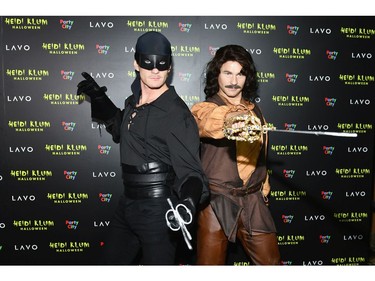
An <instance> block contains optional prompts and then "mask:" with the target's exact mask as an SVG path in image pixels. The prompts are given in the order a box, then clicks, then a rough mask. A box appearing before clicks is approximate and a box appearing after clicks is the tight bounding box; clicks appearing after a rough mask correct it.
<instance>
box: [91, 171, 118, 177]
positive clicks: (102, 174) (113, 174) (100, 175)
mask: <svg viewBox="0 0 375 281" xmlns="http://www.w3.org/2000/svg"><path fill="white" fill-rule="evenodd" d="M115 176H116V172H97V173H96V172H92V177H93V178H108V177H110V178H114V177H115Z"/></svg>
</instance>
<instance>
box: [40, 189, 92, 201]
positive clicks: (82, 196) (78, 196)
mask: <svg viewBox="0 0 375 281" xmlns="http://www.w3.org/2000/svg"><path fill="white" fill-rule="evenodd" d="M47 199H48V200H50V201H52V202H53V203H54V204H80V203H83V202H84V200H88V199H89V194H88V193H77V192H64V193H47Z"/></svg>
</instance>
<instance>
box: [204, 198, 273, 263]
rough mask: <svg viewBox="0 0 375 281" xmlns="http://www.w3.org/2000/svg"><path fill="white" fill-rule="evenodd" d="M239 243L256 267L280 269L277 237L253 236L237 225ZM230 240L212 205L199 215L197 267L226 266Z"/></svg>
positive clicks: (271, 234)
mask: <svg viewBox="0 0 375 281" xmlns="http://www.w3.org/2000/svg"><path fill="white" fill-rule="evenodd" d="M237 239H239V240H240V242H241V244H242V246H243V248H244V250H245V253H246V255H247V256H248V258H250V259H251V261H252V262H253V263H254V264H256V265H279V264H280V252H279V248H278V245H277V236H276V233H260V232H253V233H252V234H250V233H248V231H247V230H246V229H245V228H244V225H243V223H242V220H241V219H240V221H239V222H238V231H237ZM227 246H228V238H227V237H226V236H225V234H224V231H223V230H222V228H221V226H220V224H219V221H218V220H217V218H216V215H215V213H214V211H213V210H212V207H211V205H208V207H206V208H205V209H204V210H202V211H201V212H200V214H199V218H198V233H197V264H198V265H225V264H226V256H227Z"/></svg>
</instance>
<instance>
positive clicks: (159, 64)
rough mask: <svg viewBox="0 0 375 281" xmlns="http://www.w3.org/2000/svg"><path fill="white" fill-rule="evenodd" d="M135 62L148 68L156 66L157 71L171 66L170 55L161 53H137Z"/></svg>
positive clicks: (151, 68)
mask: <svg viewBox="0 0 375 281" xmlns="http://www.w3.org/2000/svg"><path fill="white" fill-rule="evenodd" d="M137 62H138V65H139V66H140V67H142V68H144V69H148V70H153V69H154V68H157V69H158V70H159V71H164V70H168V69H169V68H170V66H171V59H170V56H162V55H144V54H139V56H138V58H137Z"/></svg>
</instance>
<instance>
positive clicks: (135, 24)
mask: <svg viewBox="0 0 375 281" xmlns="http://www.w3.org/2000/svg"><path fill="white" fill-rule="evenodd" d="M126 26H127V27H129V28H131V29H133V31H135V32H147V31H157V32H161V31H162V30H163V29H168V28H169V23H168V22H167V21H153V20H143V21H140V20H130V19H129V20H127V22H126Z"/></svg>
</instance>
